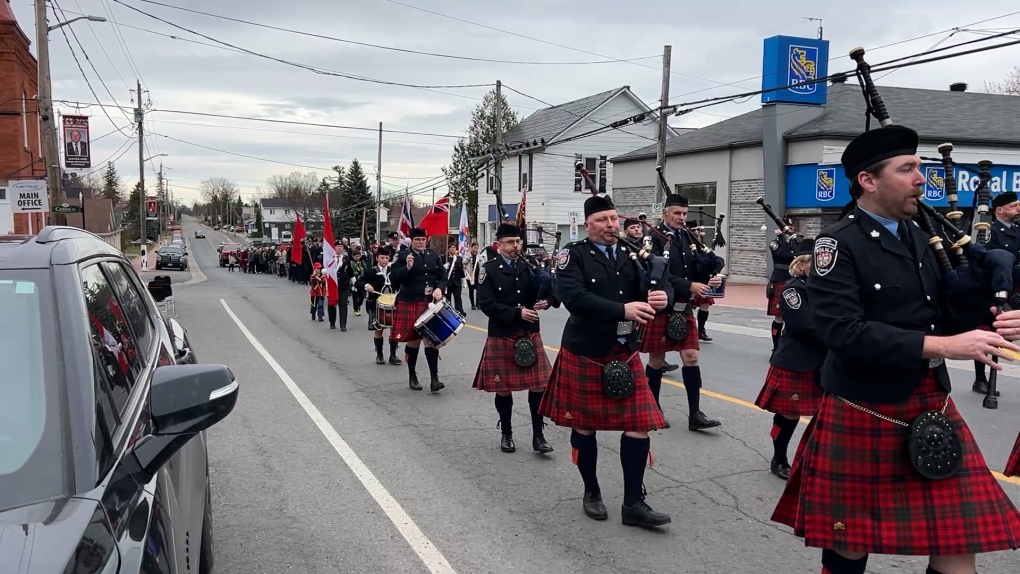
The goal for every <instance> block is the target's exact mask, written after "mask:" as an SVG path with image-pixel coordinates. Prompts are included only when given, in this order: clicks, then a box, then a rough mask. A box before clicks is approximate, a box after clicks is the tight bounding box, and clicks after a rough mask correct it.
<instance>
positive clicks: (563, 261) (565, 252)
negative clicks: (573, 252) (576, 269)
mask: <svg viewBox="0 0 1020 574" xmlns="http://www.w3.org/2000/svg"><path fill="white" fill-rule="evenodd" d="M567 263H570V250H569V249H560V252H559V254H557V256H556V268H557V269H566V268H567Z"/></svg>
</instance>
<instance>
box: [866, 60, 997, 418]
mask: <svg viewBox="0 0 1020 574" xmlns="http://www.w3.org/2000/svg"><path fill="white" fill-rule="evenodd" d="M850 57H851V58H852V59H853V60H854V61H855V62H857V78H858V81H859V82H860V84H861V86H862V88H863V89H864V96H865V100H866V101H867V105H868V108H867V112H868V115H869V120H870V116H874V117H875V119H877V120H878V121H879V124H880V125H881V126H882V127H887V126H890V125H892V123H893V122H892V119H891V118H890V117H889V112H888V110H887V109H886V107H885V102H884V101H883V99H882V96H881V94H879V93H878V89H877V88H876V87H875V84H874V82H873V81H872V79H871V67H870V66H869V65H868V63H867V62H865V61H864V48H854V49H853V50H851V51H850ZM869 123H870V121H869ZM952 149H953V146H952V144H942V145H941V146H939V153H940V154H941V155H942V160H941V161H942V164H943V165H944V166H945V167H946V170H945V189H946V196H947V197H948V198H949V201H950V213H949V214H948V215H942V214H940V213H939V212H937V211H936V210H935V208H933V207H932V206H930V205H928V204H926V203H924V202H923V201H922V200H923V197H919V198H918V201H917V205H918V211H917V214H916V215H915V219H914V220H915V222H916V223H917V224H918V225H919V226H920V228H921V229H922V230H923V231H924V232H925V233H926V234H928V236H929V239H928V246H929V247H930V248H931V249H932V251H933V252H934V254H935V258H936V259H937V260H938V264H939V268H940V269H941V271H942V277H943V279H942V286H941V287H942V293H943V295H944V296H945V300H946V306H947V308H948V310H949V312H950V318H951V320H952V321H953V323H954V325H955V326H956V328H957V329H959V330H963V331H966V330H971V329H976V328H978V327H981V326H988V325H990V324H991V322H992V319H993V317H992V316H991V314H990V312H989V310H990V309H991V308H992V307H995V309H996V310H997V311H998V312H1002V311H1003V310H1008V309H1009V308H1010V305H1009V304H1008V298H1009V296H1010V294H1011V293H1012V292H1013V281H1014V280H1013V270H1014V266H1015V265H1016V258H1015V257H1014V256H1013V254H1012V253H1009V252H1008V251H1004V250H1001V249H987V248H986V247H985V246H984V244H983V242H982V243H978V242H975V241H974V240H973V239H972V238H971V237H970V236H969V235H967V233H966V232H965V231H963V230H962V229H960V222H961V219H962V215H963V214H962V213H960V212H959V211H958V210H957V203H958V195H957V189H956V179H955V177H954V176H953V170H952V167H953V161H952V157H951V155H950V154H951V153H952ZM991 166H992V162H990V161H988V160H982V161H981V162H979V163H978V167H979V168H980V170H981V179H982V185H981V186H979V188H978V191H977V193H976V214H975V217H974V223H973V229H974V230H975V232H976V233H978V232H980V233H983V232H984V231H985V230H987V229H989V228H990V226H991V218H992V215H991V214H990V213H989V211H988V206H989V203H990V196H989V192H988V184H987V183H988V181H989V180H991V172H990V168H991ZM933 219H934V220H935V221H937V222H938V223H939V225H941V227H942V228H943V229H944V230H945V232H946V233H947V234H948V236H949V237H951V238H952V241H953V244H952V246H951V248H952V252H953V258H952V259H950V258H949V255H948V254H947V253H946V250H945V248H944V247H943V245H942V243H943V239H942V233H940V231H939V230H938V229H937V228H936V227H935V224H934V223H933V221H932V220H933ZM992 359H993V360H995V361H997V360H998V357H992ZM996 374H997V371H996V370H994V369H992V371H991V373H990V374H989V377H988V393H987V395H986V396H985V398H984V403H983V404H984V407H985V408H989V409H994V408H997V407H998V399H996V397H995V387H996V381H997V377H996Z"/></svg>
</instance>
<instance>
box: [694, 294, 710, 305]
mask: <svg viewBox="0 0 1020 574" xmlns="http://www.w3.org/2000/svg"><path fill="white" fill-rule="evenodd" d="M703 304H707V305H715V297H701V296H700V295H695V296H693V297H691V305H694V306H695V307H697V306H699V305H703Z"/></svg>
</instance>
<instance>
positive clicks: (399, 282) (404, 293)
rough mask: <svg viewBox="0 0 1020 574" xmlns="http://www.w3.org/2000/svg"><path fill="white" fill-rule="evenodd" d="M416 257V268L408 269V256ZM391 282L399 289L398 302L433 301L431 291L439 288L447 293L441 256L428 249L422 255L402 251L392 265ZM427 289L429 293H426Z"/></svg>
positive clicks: (405, 250)
mask: <svg viewBox="0 0 1020 574" xmlns="http://www.w3.org/2000/svg"><path fill="white" fill-rule="evenodd" d="M409 253H410V254H412V255H414V267H411V268H408V267H407V255H408V254H409ZM390 281H391V282H393V284H394V285H395V286H397V287H398V289H399V290H398V291H397V301H404V302H408V303H411V302H415V301H431V300H432V292H431V289H435V288H436V287H438V288H439V289H442V290H443V293H444V294H445V293H446V273H445V271H444V269H443V260H442V259H440V258H439V254H437V253H436V252H435V251H433V250H431V249H428V248H426V249H425V251H423V252H421V253H415V252H414V251H413V250H410V249H407V248H404V249H401V250H400V252H399V253H397V254H396V255H395V256H394V257H393V262H392V263H391V264H390ZM426 288H429V292H428V293H426V292H425V290H426Z"/></svg>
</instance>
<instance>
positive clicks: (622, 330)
mask: <svg viewBox="0 0 1020 574" xmlns="http://www.w3.org/2000/svg"><path fill="white" fill-rule="evenodd" d="M633 332H634V321H620V322H619V323H617V324H616V334H617V335H630V334H631V333H633Z"/></svg>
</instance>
